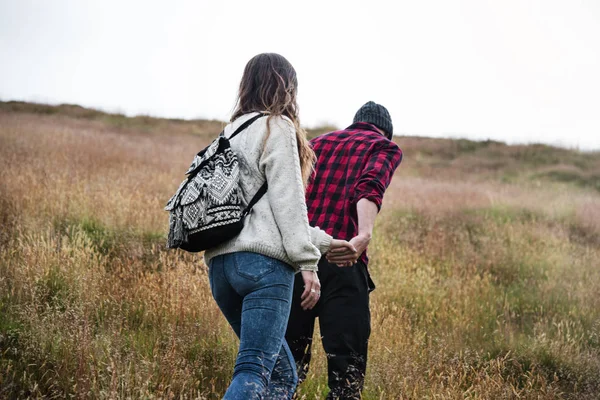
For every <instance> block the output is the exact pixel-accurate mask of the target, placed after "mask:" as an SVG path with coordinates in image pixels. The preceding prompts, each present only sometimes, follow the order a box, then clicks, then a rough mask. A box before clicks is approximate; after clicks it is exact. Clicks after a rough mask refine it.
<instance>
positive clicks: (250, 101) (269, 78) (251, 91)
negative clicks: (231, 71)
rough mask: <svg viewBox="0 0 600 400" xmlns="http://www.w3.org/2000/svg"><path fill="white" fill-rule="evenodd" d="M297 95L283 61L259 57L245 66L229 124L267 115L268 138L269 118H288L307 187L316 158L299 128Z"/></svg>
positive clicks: (295, 83) (267, 55) (270, 56)
mask: <svg viewBox="0 0 600 400" xmlns="http://www.w3.org/2000/svg"><path fill="white" fill-rule="evenodd" d="M297 91H298V80H297V78H296V71H295V70H294V67H292V64H290V62H289V61H288V60H286V59H285V57H283V56H281V55H279V54H276V53H262V54H258V55H256V56H254V57H252V59H251V60H250V61H248V64H246V68H245V69H244V75H243V76H242V80H241V82H240V89H239V93H238V98H237V102H236V107H235V111H234V112H233V115H232V116H231V121H233V120H235V119H236V118H238V117H239V116H241V115H243V114H247V113H251V112H255V111H266V112H268V113H269V118H268V119H267V131H268V132H267V137H268V135H269V134H270V126H269V123H270V121H271V118H272V117H274V116H278V115H284V116H286V117H288V118H289V119H290V120H291V121H292V123H293V124H294V127H295V129H296V143H297V145H298V154H299V155H300V169H301V172H302V181H303V182H304V186H306V184H307V182H308V179H309V178H310V175H311V173H312V171H313V168H314V163H315V159H316V157H315V153H314V151H313V150H312V148H311V146H310V144H309V143H308V140H307V139H306V131H305V130H304V129H302V128H301V127H300V119H299V118H298V104H297V103H296V94H297Z"/></svg>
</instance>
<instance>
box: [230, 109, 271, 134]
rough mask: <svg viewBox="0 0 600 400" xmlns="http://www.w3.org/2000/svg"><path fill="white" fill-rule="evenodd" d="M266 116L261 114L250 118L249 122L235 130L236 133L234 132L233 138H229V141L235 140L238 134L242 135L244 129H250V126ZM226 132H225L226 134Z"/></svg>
mask: <svg viewBox="0 0 600 400" xmlns="http://www.w3.org/2000/svg"><path fill="white" fill-rule="evenodd" d="M264 115H265V114H263V113H259V114H258V115H255V116H254V117H252V118H250V119H249V120H248V121H246V122H244V123H243V124H242V125H240V127H239V128H237V129H236V130H235V132H233V134H232V135H231V136H229V139H233V138H234V137H235V136H236V135H237V134H238V133H240V132H241V131H243V130H244V129H246V128H247V127H249V126H250V125H252V123H253V122H254V121H256V120H257V119H259V118H260V117H263V116H264ZM224 132H225V131H223V133H224Z"/></svg>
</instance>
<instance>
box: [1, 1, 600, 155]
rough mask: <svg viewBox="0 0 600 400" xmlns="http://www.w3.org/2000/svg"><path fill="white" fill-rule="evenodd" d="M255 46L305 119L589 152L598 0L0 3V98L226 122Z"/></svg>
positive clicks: (599, 136)
mask: <svg viewBox="0 0 600 400" xmlns="http://www.w3.org/2000/svg"><path fill="white" fill-rule="evenodd" d="M261 52H277V53H280V54H282V55H284V56H285V57H286V58H287V59H288V60H289V61H290V62H291V63H292V64H293V65H294V67H295V68H296V71H297V73H298V79H299V104H300V110H301V113H300V116H301V120H302V122H303V123H304V124H305V125H307V126H314V125H317V124H321V123H325V122H327V123H332V124H334V125H336V126H339V127H345V126H347V125H349V124H350V123H351V121H352V117H353V115H354V113H355V111H356V110H357V109H358V107H360V106H361V105H362V104H363V103H365V102H366V101H368V100H373V101H375V102H378V103H381V104H383V105H385V106H386V107H387V108H388V110H389V111H390V113H391V115H392V119H393V122H394V130H395V133H398V134H417V135H428V136H445V137H467V138H473V139H486V138H492V139H496V140H502V141H507V142H511V143H512V142H544V143H551V144H558V145H563V146H568V147H576V148H581V149H600V1H598V0H587V1H586V0H536V1H534V0H496V1H491V0H418V1H417V0H407V1H379V0H370V1H368V2H367V1H350V0H347V1H327V0H320V1H312V0H311V1H308V0H307V1H300V0H297V1H294V2H290V1H283V0H279V1H265V0H255V1H218V0H211V1H192V0H190V1H186V0H171V1H152V0H97V1H92V0H53V1H50V0H37V1H36V0H0V99H2V100H12V99H17V100H33V101H39V102H49V103H63V102H68V103H77V104H81V105H84V106H91V107H96V108H101V109H104V110H108V111H119V112H124V113H126V114H128V115H134V114H150V115H156V116H164V117H180V118H181V117H183V118H197V117H201V118H217V119H221V120H227V119H228V118H229V116H230V113H231V111H232V107H233V104H234V101H235V96H236V92H237V88H238V84H239V80H240V78H241V74H242V71H243V68H244V66H245V64H246V62H247V61H248V60H249V59H250V58H251V57H252V56H254V55H255V54H257V53H261Z"/></svg>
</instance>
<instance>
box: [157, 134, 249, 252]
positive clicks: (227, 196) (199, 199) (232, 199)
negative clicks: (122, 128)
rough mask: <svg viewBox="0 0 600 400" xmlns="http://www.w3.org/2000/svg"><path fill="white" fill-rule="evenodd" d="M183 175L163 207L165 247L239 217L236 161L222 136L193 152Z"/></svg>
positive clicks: (175, 245)
mask: <svg viewBox="0 0 600 400" xmlns="http://www.w3.org/2000/svg"><path fill="white" fill-rule="evenodd" d="M187 174H188V175H189V176H188V179H186V180H184V181H183V182H182V183H181V185H180V186H179V189H177V191H176V192H175V194H174V195H173V197H171V199H170V200H169V201H168V203H167V205H166V207H165V210H166V211H169V212H170V216H169V217H170V218H169V239H168V246H169V247H179V245H180V244H181V243H183V242H185V240H186V239H187V236H188V235H190V234H193V233H195V232H198V231H204V230H207V229H210V228H212V227H214V226H222V225H224V224H228V223H234V222H238V221H239V220H240V219H241V218H242V204H241V196H240V193H239V190H240V189H239V177H240V168H239V162H238V159H237V156H236V154H235V153H234V152H233V151H232V150H231V148H230V146H229V141H228V140H227V139H226V138H225V137H222V136H220V137H219V138H217V139H216V140H215V141H214V142H213V143H211V144H210V145H209V146H208V147H207V148H206V149H205V150H203V151H202V152H200V153H199V154H198V155H196V157H194V160H193V161H192V164H191V166H190V168H189V169H188V172H187Z"/></svg>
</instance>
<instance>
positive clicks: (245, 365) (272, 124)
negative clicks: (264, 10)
mask: <svg viewBox="0 0 600 400" xmlns="http://www.w3.org/2000/svg"><path fill="white" fill-rule="evenodd" d="M296 92H297V80H296V72H295V71H294V68H293V67H292V65H291V64H290V63H289V62H288V61H287V60H286V59H285V58H284V57H282V56H280V55H278V54H273V53H265V54H259V55H257V56H255V57H254V58H252V59H251V60H250V61H249V62H248V64H247V65H246V68H245V70H244V75H243V77H242V81H241V83H240V88H239V94H238V101H237V104H236V108H235V111H234V113H233V116H232V117H231V123H230V124H229V125H227V126H226V127H225V136H227V137H229V136H230V135H231V134H232V133H233V132H234V131H235V129H237V128H238V127H239V126H240V125H241V124H243V123H244V122H245V121H247V120H249V119H250V118H252V117H254V116H256V115H257V113H259V112H260V113H264V114H265V116H264V117H262V118H259V119H258V120H256V121H255V122H254V123H253V124H252V125H250V126H249V127H248V128H247V129H246V130H245V131H243V132H242V133H240V134H239V135H237V136H236V137H235V138H233V139H231V147H232V148H233V150H234V151H235V152H236V154H237V155H238V157H239V160H240V165H241V171H242V176H241V178H240V181H241V182H240V186H241V188H242V193H243V196H244V199H245V200H246V201H249V199H250V198H252V196H253V195H254V194H255V193H256V192H257V191H258V189H259V188H260V187H261V185H262V184H263V183H264V182H265V180H266V182H267V184H268V191H267V193H266V194H265V195H264V196H263V197H262V198H261V199H260V200H259V201H258V203H256V205H254V207H253V209H252V212H251V213H250V214H249V215H248V216H247V217H246V219H245V221H244V228H243V230H242V232H241V233H240V234H239V235H238V236H237V237H236V238H234V239H232V240H230V241H228V242H226V243H224V244H222V245H220V246H217V247H215V248H212V249H209V250H207V251H206V252H205V255H204V256H205V260H206V262H207V264H208V265H209V279H210V287H211V290H212V293H213V296H214V298H215V300H216V302H217V304H218V306H219V308H220V309H221V311H222V312H223V314H224V315H225V318H226V319H227V321H228V322H229V324H230V325H231V327H232V328H233V330H234V331H235V333H236V334H237V335H238V337H239V338H240V347H239V351H238V355H237V360H236V364H235V369H234V373H233V379H232V381H231V384H230V386H229V388H228V389H227V392H226V393H225V397H224V398H225V399H262V398H265V399H290V398H291V397H292V395H293V393H294V390H295V388H296V384H297V380H298V377H297V374H296V369H295V363H294V359H293V357H292V354H291V352H290V350H289V348H288V346H287V343H286V342H285V340H284V334H285V329H286V325H287V321H288V317H289V313H290V306H291V299H292V289H293V283H294V273H295V272H298V271H300V273H301V274H302V278H303V280H304V285H305V289H304V292H303V293H302V296H301V298H302V306H303V307H304V308H306V309H310V308H312V307H314V306H315V304H316V303H317V301H318V299H319V296H320V283H319V278H318V277H317V273H316V271H317V262H318V261H319V258H320V257H321V254H322V253H326V252H327V251H328V250H330V249H333V248H338V247H346V248H348V249H350V250H352V245H351V244H350V243H348V242H346V241H338V240H334V239H332V238H331V236H329V235H327V234H326V233H325V232H323V231H322V230H320V229H318V228H312V227H310V226H309V225H308V218H307V214H306V203H305V200H304V189H305V185H306V183H307V180H308V178H309V176H310V174H311V172H312V168H313V163H314V158H315V156H314V153H313V151H312V149H311V148H310V145H309V144H308V142H307V140H306V136H305V132H304V131H303V130H302V128H300V123H299V119H298V106H297V104H296Z"/></svg>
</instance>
